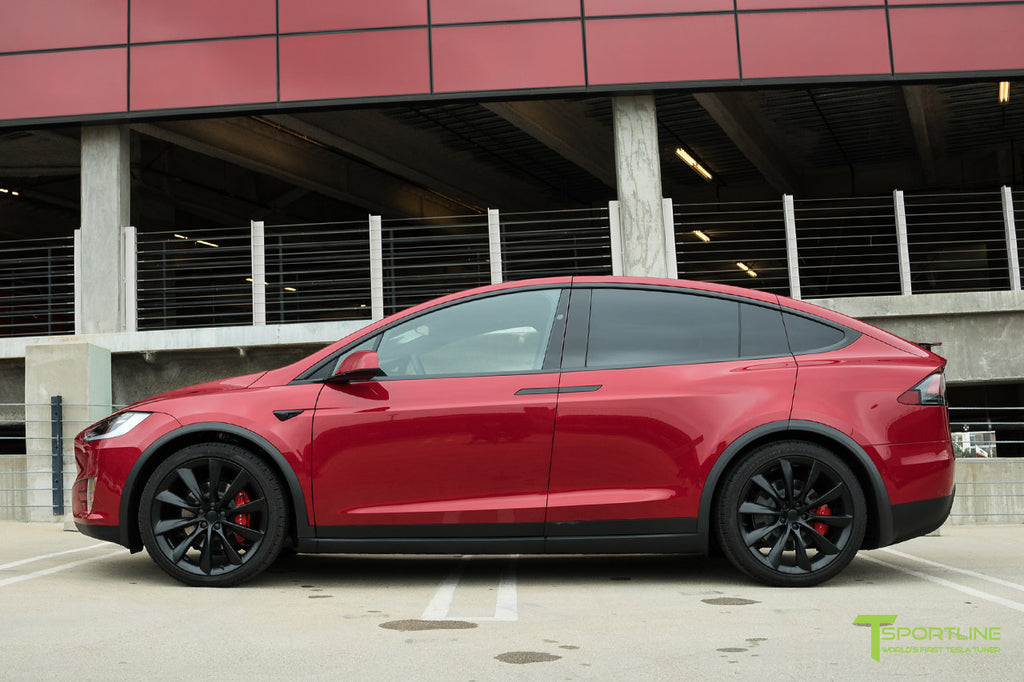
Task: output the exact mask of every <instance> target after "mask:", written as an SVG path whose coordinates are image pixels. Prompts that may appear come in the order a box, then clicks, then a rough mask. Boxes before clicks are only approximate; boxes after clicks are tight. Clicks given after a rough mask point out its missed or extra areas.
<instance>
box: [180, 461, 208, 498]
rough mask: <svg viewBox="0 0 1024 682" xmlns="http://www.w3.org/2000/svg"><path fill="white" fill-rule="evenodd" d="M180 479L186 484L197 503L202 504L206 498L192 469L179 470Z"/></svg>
mask: <svg viewBox="0 0 1024 682" xmlns="http://www.w3.org/2000/svg"><path fill="white" fill-rule="evenodd" d="M177 474H178V478H180V479H181V482H182V483H184V484H185V487H186V488H188V491H189V492H190V493H192V496H193V497H195V499H196V502H199V503H200V504H202V503H203V502H204V501H205V499H206V497H205V496H204V495H203V491H202V489H200V487H199V481H197V480H196V474H195V472H194V471H192V470H191V469H185V468H181V469H178V470H177Z"/></svg>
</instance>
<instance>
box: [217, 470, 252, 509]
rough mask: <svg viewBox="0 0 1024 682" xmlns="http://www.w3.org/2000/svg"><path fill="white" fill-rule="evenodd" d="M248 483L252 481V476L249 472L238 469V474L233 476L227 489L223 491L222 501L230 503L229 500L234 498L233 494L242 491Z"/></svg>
mask: <svg viewBox="0 0 1024 682" xmlns="http://www.w3.org/2000/svg"><path fill="white" fill-rule="evenodd" d="M250 483H252V478H251V477H250V476H249V474H248V473H246V472H245V471H239V472H238V475H237V476H235V479H234V480H233V481H231V485H229V486H228V489H227V490H226V491H225V492H224V497H223V498H222V499H223V500H224V502H226V503H230V502H231V500H233V499H235V496H236V495H238V493H240V492H242V490H244V489H245V487H246V486H248V485H250Z"/></svg>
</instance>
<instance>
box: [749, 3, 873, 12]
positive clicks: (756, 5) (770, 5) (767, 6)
mask: <svg viewBox="0 0 1024 682" xmlns="http://www.w3.org/2000/svg"><path fill="white" fill-rule="evenodd" d="M851 5H856V6H857V7H872V6H875V7H885V0H864V1H863V2H861V1H860V0H736V8H737V9H738V10H740V11H741V12H742V11H744V10H766V9H813V8H828V7H850V6H851Z"/></svg>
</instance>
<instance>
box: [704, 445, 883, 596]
mask: <svg viewBox="0 0 1024 682" xmlns="http://www.w3.org/2000/svg"><path fill="white" fill-rule="evenodd" d="M866 517H867V505H866V503H865V501H864V492H863V490H862V489H861V486H860V483H859V482H858V480H857V477H856V476H855V475H854V473H853V471H852V470H851V469H850V467H849V466H847V465H846V463H844V462H843V461H842V460H841V459H840V458H839V457H837V456H836V455H835V454H834V453H832V452H831V451H829V450H827V449H826V448H824V447H821V446H820V445H816V444H814V443H807V442H803V441H783V442H778V443H770V444H768V445H765V446H762V447H760V448H758V449H756V450H755V451H753V452H752V453H751V454H750V456H749V457H747V458H745V459H744V461H742V462H741V463H740V464H739V465H738V466H737V467H736V468H735V469H733V470H732V472H731V473H730V474H729V475H728V476H727V478H726V480H725V483H724V487H723V488H722V492H721V495H720V496H719V498H718V505H717V514H716V530H717V533H718V539H719V541H720V543H721V546H722V550H723V551H724V552H725V555H726V556H727V557H728V558H729V560H730V561H732V563H733V564H734V565H735V566H737V567H738V568H739V569H740V570H742V571H744V572H745V573H747V574H748V575H750V576H751V577H753V578H755V579H756V580H759V581H761V582H763V583H766V584H769V585H775V586H781V587H803V586H809V585H816V584H818V583H821V582H824V581H825V580H828V579H829V578H832V577H833V576H835V575H836V574H837V573H839V572H840V571H841V570H843V568H845V567H846V566H847V564H849V563H850V561H852V560H853V557H854V556H855V555H856V554H857V550H858V549H859V548H860V545H861V541H862V540H863V539H864V532H865V528H866V525H867V518H866Z"/></svg>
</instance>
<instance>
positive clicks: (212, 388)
mask: <svg viewBox="0 0 1024 682" xmlns="http://www.w3.org/2000/svg"><path fill="white" fill-rule="evenodd" d="M264 374H266V372H257V373H256V374H245V375H242V376H238V377H230V378H228V379H219V380H217V381H207V382H205V383H202V384H195V385H194V386H185V387H184V388H176V389H174V390H173V391H167V392H166V393H159V394H157V395H154V396H150V397H148V398H145V399H144V400H140V401H139V402H137V403H135V404H133V405H131V406H129V409H133V408H136V407H138V406H140V405H146V404H148V403H152V402H156V401H159V400H167V399H168V398H181V397H184V396H189V395H199V394H207V395H208V394H210V393H223V392H226V391H240V390H242V389H243V388H248V387H249V386H252V385H253V384H254V383H255V382H257V381H259V379H260V378H261V377H263V375H264Z"/></svg>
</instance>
